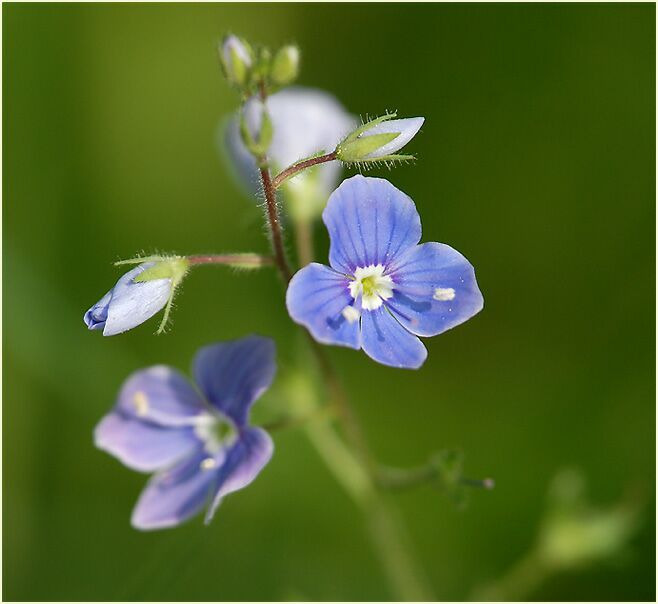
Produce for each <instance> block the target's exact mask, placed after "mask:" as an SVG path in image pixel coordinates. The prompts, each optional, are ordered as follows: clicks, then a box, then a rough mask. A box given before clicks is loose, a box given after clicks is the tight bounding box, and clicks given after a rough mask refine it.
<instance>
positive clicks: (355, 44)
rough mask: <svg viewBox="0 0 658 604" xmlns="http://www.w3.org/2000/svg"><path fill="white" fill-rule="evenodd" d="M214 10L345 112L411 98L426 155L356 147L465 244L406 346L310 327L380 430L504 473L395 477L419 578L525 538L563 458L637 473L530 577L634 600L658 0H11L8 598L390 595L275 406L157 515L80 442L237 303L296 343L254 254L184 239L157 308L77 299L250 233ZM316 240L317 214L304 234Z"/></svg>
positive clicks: (121, 471) (646, 519) (445, 235)
mask: <svg viewBox="0 0 658 604" xmlns="http://www.w3.org/2000/svg"><path fill="white" fill-rule="evenodd" d="M226 30H231V31H234V32H236V33H239V34H241V35H243V36H245V37H246V38H247V39H249V40H252V41H257V42H262V43H266V44H271V45H273V46H277V45H280V44H283V43H286V42H291V41H294V42H297V43H298V44H299V45H300V46H301V48H302V51H303V69H302V75H301V78H300V83H301V84H304V85H310V86H317V87H321V88H325V89H327V90H330V91H332V92H333V93H335V94H336V95H337V96H338V98H339V99H341V101H342V102H343V103H344V104H345V105H346V107H347V108H348V109H349V110H350V111H352V112H354V113H360V114H362V115H363V114H366V113H369V114H371V115H372V114H377V113H382V112H383V111H384V110H386V109H397V110H399V111H400V112H401V114H402V115H405V116H410V115H423V116H426V118H427V121H426V124H425V126H424V128H423V132H422V134H421V135H420V136H419V137H417V138H416V139H415V140H414V142H413V144H412V145H411V146H410V148H409V149H410V151H412V152H416V153H417V155H418V157H419V161H418V162H417V163H416V164H415V165H413V166H406V167H400V168H397V169H396V170H395V171H394V172H392V173H390V174H389V173H388V172H387V171H385V170H384V171H374V172H373V175H379V174H381V175H383V176H385V177H387V178H390V179H392V180H393V182H394V183H395V184H396V186H398V187H400V188H401V189H402V190H404V191H405V192H407V193H408V194H409V195H411V196H412V197H413V199H414V200H415V201H416V203H417V205H418V208H419V210H420V212H421V215H422V218H423V227H424V238H425V240H438V241H442V242H446V243H449V244H451V245H453V246H455V247H456V248H457V249H459V250H460V251H462V252H463V253H464V254H465V255H466V256H467V257H468V258H469V259H470V260H471V261H472V262H473V264H474V265H475V266H476V270H477V273H478V279H479V283H480V286H481V289H482V291H483V292H484V295H485V300H486V306H485V310H484V311H483V312H482V313H481V314H480V315H478V316H477V317H476V318H475V319H473V320H471V321H469V322H468V323H467V324H465V325H463V326H461V327H459V328H458V329H455V330H453V331H451V332H448V333H447V334H445V335H443V336H441V337H438V338H434V339H431V340H428V341H426V344H427V346H428V349H429V351H430V356H429V359H428V361H427V363H426V364H425V366H424V367H423V368H422V370H421V371H418V372H407V371H396V370H392V369H387V368H385V367H382V366H378V365H376V364H374V363H373V362H371V361H370V360H369V359H368V358H367V357H366V356H365V355H364V354H358V353H356V352H353V351H350V350H346V349H338V348H332V349H330V350H329V351H328V352H329V354H330V355H331V357H332V358H333V360H334V361H335V362H336V364H337V365H338V368H339V370H340V372H341V374H342V375H343V376H344V379H345V382H346V385H347V387H348V389H349V390H350V392H351V393H352V397H353V402H354V406H355V409H356V412H357V413H358V415H359V417H360V418H361V419H362V421H363V423H364V426H365V429H366V432H367V436H368V438H369V440H370V442H371V444H372V447H373V449H374V450H375V452H376V454H377V456H378V457H379V458H380V459H381V460H382V461H383V462H386V463H389V464H394V465H401V466H405V465H414V464H418V463H421V462H422V461H424V460H425V459H426V458H427V457H428V455H429V454H430V453H431V452H432V451H435V450H437V449H440V448H443V447H457V448H460V449H461V450H463V451H464V453H465V456H466V469H467V472H468V473H469V474H470V475H473V476H475V477H482V476H488V475H491V476H494V477H495V478H496V481H497V487H496V489H495V490H494V491H492V492H472V493H471V494H470V495H471V496H470V503H469V505H468V506H467V507H466V508H465V509H463V510H461V509H457V508H455V507H454V506H453V504H451V503H450V501H448V500H447V499H446V498H444V497H442V496H441V494H440V493H437V492H436V491H435V490H433V489H431V488H429V487H422V488H418V489H416V490H413V491H409V492H404V493H400V494H398V495H396V496H395V497H394V500H395V501H396V502H397V503H398V504H399V506H400V508H401V510H402V513H403V514H404V517H405V519H406V521H407V524H408V526H409V531H410V533H411V535H412V537H413V540H414V542H415V544H416V550H417V552H418V555H419V557H420V559H421V561H422V564H423V567H424V569H425V571H426V573H427V574H428V576H429V577H430V580H431V583H432V586H433V588H434V589H435V591H436V594H437V597H439V598H441V599H459V600H461V599H466V598H469V597H471V595H472V594H473V590H475V589H477V588H479V587H481V586H483V585H486V584H488V583H489V582H491V581H493V580H495V579H497V578H500V577H501V576H503V575H504V574H505V573H506V572H507V571H508V570H509V569H510V568H511V567H513V566H514V565H515V564H517V562H518V561H519V560H520V559H521V558H522V557H523V556H524V554H525V553H526V552H528V550H529V549H530V548H531V547H532V546H533V543H534V542H535V539H536V536H537V533H538V530H539V525H540V523H541V522H542V518H543V517H544V514H545V511H546V506H547V501H546V492H547V489H548V485H549V483H550V481H551V480H552V478H553V476H554V475H555V474H556V472H557V471H558V470H559V469H560V468H562V467H564V466H576V467H577V468H580V471H581V472H582V473H583V475H584V476H585V478H586V479H587V481H588V484H589V495H588V496H589V498H590V500H591V501H592V503H593V504H594V505H597V506H601V507H606V506H608V507H609V506H614V505H615V504H616V503H618V502H619V501H620V500H622V499H623V498H625V497H626V498H628V497H630V498H631V500H633V501H635V502H636V503H637V502H639V503H640V504H643V506H644V507H643V508H642V512H641V517H640V524H639V528H638V530H637V531H635V532H634V534H633V537H632V539H630V541H629V542H627V543H626V544H625V545H624V547H623V548H621V549H620V550H619V551H618V552H616V553H615V555H613V556H609V557H606V559H605V560H601V561H599V562H597V563H593V564H589V565H585V566H582V567H579V568H569V569H567V570H566V571H565V572H560V573H555V574H553V575H552V576H551V577H550V578H549V579H548V580H547V581H544V582H543V583H542V584H541V585H540V586H538V588H537V589H534V590H533V591H531V592H530V593H527V594H526V596H525V597H527V598H531V599H558V600H559V599H567V600H580V599H589V600H638V599H646V600H653V599H654V598H655V563H656V560H655V496H654V494H655V407H654V400H655V390H654V376H655V373H654V368H655V356H654V354H655V348H654V346H655V340H654V334H655V323H654V318H655V272H654V270H655V235H654V233H655V231H654V225H655V207H654V201H655V161H656V158H655V145H654V143H655V7H654V5H652V4H624V5H621V4H605V5H603V4H589V5H568V4H560V5H546V4H535V5H525V4H510V5H492V4H489V5H480V4H462V5H450V4H447V5H413V4H405V5H402V4H387V5H374V4H370V5H359V4H354V5H347V4H333V5H329V4H325V5H319V4H318V5H310V4H309V5H306V4H287V5H284V4H276V5H275V4H269V5H257V4H250V5H213V4H203V5H195V4H189V5H176V4H168V5H162V4H148V5H146V4H142V5H140V4H132V5H125V4H114V5H103V4H91V5H79V4H68V5H53V4H50V5H40V4H30V5H27V4H4V5H3V40H4V46H3V92H4V107H3V109H4V112H3V130H4V136H3V143H4V155H3V175H4V183H3V194H4V204H3V218H4V237H3V252H4V263H3V266H4V279H3V291H4V308H3V326H4V334H3V351H4V367H3V376H4V380H3V384H4V398H3V536H4V543H3V548H4V550H3V596H4V599H5V600H42V599H47V600H62V599H64V600H118V599H124V600H125V599H127V600H142V599H143V600H153V599H156V600H208V599H210V600H277V599H311V600H341V599H348V600H359V599H377V600H380V599H388V598H390V597H391V594H390V592H389V591H388V588H387V585H386V582H385V581H384V580H383V578H382V574H381V571H380V568H379V566H378V563H377V561H376V558H375V556H373V553H372V550H371V546H370V544H369V542H368V540H367V537H366V535H365V532H364V530H363V527H362V522H361V517H360V515H359V513H357V511H356V510H355V509H354V507H353V505H352V503H351V501H350V500H349V499H348V498H347V497H346V496H345V494H344V493H343V492H342V491H341V490H340V489H339V488H338V487H337V486H336V483H335V482H334V480H333V478H332V476H331V475H330V474H329V473H328V472H327V470H326V469H325V467H324V466H323V465H322V464H321V462H320V461H319V459H318V457H317V456H316V455H315V453H314V451H313V450H312V449H311V447H310V445H309V444H308V441H307V440H306V439H305V437H304V434H303V433H302V432H299V431H289V432H281V433H277V434H276V437H275V441H276V447H277V453H276V455H275V457H274V458H273V461H272V463H271V464H270V465H269V466H268V468H267V469H266V470H265V471H264V472H263V474H262V475H261V476H260V477H259V479H258V480H257V481H256V482H255V483H254V484H253V485H252V486H251V487H250V488H249V489H247V490H245V491H244V492H242V493H240V494H236V495H234V496H232V497H230V498H229V499H227V501H226V502H225V503H224V505H223V506H222V509H221V510H220V512H219V513H218V514H217V517H216V519H215V521H214V523H213V524H212V525H211V526H210V527H209V528H204V527H203V526H202V523H201V521H200V520H198V519H197V520H195V521H193V522H191V523H190V524H188V525H186V526H185V527H182V528H179V529H176V530H171V531H163V532H156V533H150V534H142V533H139V532H136V531H134V530H133V529H131V528H130V526H129V516H130V511H131V509H132V506H133V504H134V502H135V500H136V498H137V495H138V493H139V491H140V489H141V487H142V485H143V483H144V481H145V477H143V476H141V475H139V474H137V473H133V472H131V471H128V470H127V469H125V468H123V467H122V466H121V465H120V464H119V463H118V462H117V461H116V460H114V459H113V458H111V457H110V456H108V455H107V454H105V453H102V452H100V451H97V450H96V449H94V447H93V445H92V438H91V435H92V430H93V427H94V425H95V424H96V422H97V421H98V420H99V419H100V417H101V416H102V415H103V414H104V413H105V412H106V411H107V410H108V409H109V407H110V406H111V405H112V404H113V401H114V397H115V394H116V392H117V389H118V387H119V385H120V384H121V382H122V380H123V379H124V377H126V376H127V375H128V374H129V373H130V372H131V371H133V370H135V369H137V368H139V367H142V366H147V365H150V364H154V363H160V362H163V363H168V364H171V365H175V366H178V367H181V368H187V367H188V364H189V360H190V359H191V356H192V354H193V353H194V351H195V350H196V348H197V347H199V346H200V345H203V344H206V343H209V342H212V341H215V340H218V339H228V338H234V337H238V336H241V335H244V334H246V333H251V332H258V333H261V334H265V335H269V336H272V337H274V338H275V339H276V340H277V343H278V347H279V350H280V374H281V375H283V374H284V373H285V372H286V371H287V369H288V368H289V366H290V360H291V359H292V358H293V354H294V349H295V347H296V345H297V343H298V337H297V336H295V335H293V334H295V331H294V330H293V328H292V327H291V324H290V321H289V319H288V317H287V315H286V313H285V309H284V306H283V303H282V297H281V290H280V284H279V282H278V281H277V278H276V276H275V275H274V274H273V273H270V272H262V273H258V274H242V275H238V276H235V275H232V274H231V273H230V272H229V271H226V270H223V269H221V268H210V267H209V268H205V269H200V270H198V271H195V273H194V274H192V275H191V276H190V278H189V279H188V280H187V282H186V283H185V286H184V292H183V294H182V295H181V296H180V297H179V298H178V308H177V309H176V310H175V313H174V325H173V329H172V330H171V332H170V333H169V334H168V335H165V336H159V337H155V336H153V335H152V334H153V331H154V330H155V328H156V326H157V322H156V321H155V320H154V321H152V322H150V323H149V324H147V325H146V326H143V327H141V328H138V329H135V330H134V331H132V332H129V333H127V334H125V335H123V336H119V337H116V338H103V337H101V336H100V334H99V333H89V332H87V331H86V330H85V327H84V325H83V322H82V315H83V312H84V311H85V310H86V309H87V308H88V307H89V306H90V305H91V304H92V303H94V302H95V301H96V300H97V299H98V298H100V296H101V295H102V294H103V293H105V291H107V289H109V287H110V286H111V285H112V284H113V283H114V281H115V280H116V278H118V276H119V274H120V271H119V270H118V269H115V268H113V267H112V265H111V263H112V262H113V261H114V260H116V259H118V258H120V257H121V258H126V257H130V256H131V255H134V254H135V253H136V252H138V251H140V250H145V251H146V252H152V251H154V250H165V251H177V252H179V253H193V252H208V251H220V252H221V251H248V250H252V251H259V252H265V251H266V249H267V248H266V242H265V239H264V237H263V230H262V226H261V225H260V222H259V210H258V209H257V208H256V207H255V206H254V205H253V204H251V203H250V202H249V201H248V200H247V199H245V197H244V196H243V194H242V193H241V191H240V190H239V189H238V187H237V186H236V185H235V182H234V180H233V179H232V178H231V175H230V173H229V171H228V169H227V166H226V164H225V163H223V162H222V160H221V158H220V157H219V156H218V153H217V148H216V147H217V146H216V141H215V137H216V131H217V127H218V123H219V120H220V118H222V117H223V116H225V115H226V114H227V113H228V112H230V111H232V110H233V109H234V107H235V104H236V101H237V99H236V97H235V95H234V94H233V93H232V91H230V90H229V89H228V87H227V86H226V85H225V84H224V82H223V81H222V79H221V76H220V73H219V68H218V62H217V58H216V53H215V45H216V43H217V41H218V39H219V37H220V35H221V34H222V33H223V32H225V31H226ZM326 245H327V243H326V235H325V232H324V230H323V229H318V257H320V258H324V257H325V254H326ZM271 400H272V396H270V398H265V399H264V402H263V403H261V406H262V408H263V409H267V405H268V404H269V403H268V401H271ZM629 494H630V495H629Z"/></svg>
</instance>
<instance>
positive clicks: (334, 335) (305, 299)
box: [286, 262, 361, 350]
mask: <svg viewBox="0 0 658 604" xmlns="http://www.w3.org/2000/svg"><path fill="white" fill-rule="evenodd" d="M348 283H349V281H348V279H347V277H345V276H344V275H341V274H339V273H337V272H336V271H333V270H332V269H330V268H328V267H326V266H323V265H322V264H317V263H316V262H313V263H311V264H309V265H307V266H305V267H304V268H302V269H301V270H299V271H298V272H297V273H296V274H295V276H294V277H293V278H292V279H291V281H290V284H289V285H288V291H287V292H286V305H287V307H288V313H289V314H290V316H291V317H292V319H293V321H295V322H296V323H300V324H301V325H303V326H304V327H306V328H307V329H308V330H309V331H310V332H311V334H312V335H313V337H314V338H315V339H316V340H317V341H318V342H322V343H323V344H337V345H339V346H347V347H348V348H354V349H357V350H358V349H359V348H360V347H361V339H360V329H359V321H358V313H357V314H356V315H352V316H350V314H349V312H345V309H346V308H352V305H353V303H354V299H353V298H352V296H351V295H350V291H349V287H348ZM355 312H356V311H355ZM346 315H347V317H346Z"/></svg>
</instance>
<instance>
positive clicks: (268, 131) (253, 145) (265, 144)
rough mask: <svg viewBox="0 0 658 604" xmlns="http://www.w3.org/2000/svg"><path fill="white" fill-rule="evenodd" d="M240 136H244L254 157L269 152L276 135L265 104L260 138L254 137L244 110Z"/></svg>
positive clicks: (246, 144) (244, 140)
mask: <svg viewBox="0 0 658 604" xmlns="http://www.w3.org/2000/svg"><path fill="white" fill-rule="evenodd" d="M240 136H241V137H242V142H243V143H244V146H245V147H246V148H247V150H248V151H249V153H251V154H252V155H253V156H254V157H256V158H259V157H262V156H264V155H265V154H266V153H267V150H268V149H269V148H270V144H271V143H272V137H273V136H274V126H273V124H272V119H271V118H270V115H269V113H268V112H267V109H266V108H265V106H264V105H263V111H262V117H261V124H260V132H259V133H258V138H257V139H256V138H254V136H253V135H252V134H251V132H250V130H249V126H248V125H247V120H246V118H245V115H244V112H242V113H241V114H240Z"/></svg>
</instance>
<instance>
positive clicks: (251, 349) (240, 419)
mask: <svg viewBox="0 0 658 604" xmlns="http://www.w3.org/2000/svg"><path fill="white" fill-rule="evenodd" d="M274 356H275V349H274V342H273V341H272V340H271V339H269V338H263V337H260V336H247V337H246V338H242V339H240V340H233V341H231V342H222V343H219V344H213V345H211V346H206V347H205V348H202V349H201V350H199V352H197V354H196V356H195V358H194V363H193V372H194V378H195V380H196V383H197V384H198V386H199V388H200V389H201V391H202V392H203V393H204V394H205V396H206V399H207V400H208V402H209V403H210V404H211V405H213V406H214V407H215V408H216V409H218V410H219V411H221V412H222V413H223V414H224V415H225V416H226V417H228V418H230V419H231V420H232V421H233V422H234V423H235V425H236V426H238V427H242V426H244V425H246V423H247V419H248V417H249V409H250V408H251V405H252V404H253V402H254V401H255V400H256V399H257V398H258V397H259V396H260V395H261V394H262V393H263V392H264V391H265V390H267V388H269V386H270V384H271V383H272V380H273V379H274V373H275V372H276V363H275V360H274Z"/></svg>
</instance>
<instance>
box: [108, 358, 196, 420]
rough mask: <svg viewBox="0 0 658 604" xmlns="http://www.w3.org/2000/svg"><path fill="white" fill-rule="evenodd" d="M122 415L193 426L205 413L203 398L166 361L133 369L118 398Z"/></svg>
mask: <svg viewBox="0 0 658 604" xmlns="http://www.w3.org/2000/svg"><path fill="white" fill-rule="evenodd" d="M117 406H118V409H119V410H120V411H121V413H122V414H123V415H126V416H129V417H134V418H136V419H140V420H142V421H146V422H149V423H153V424H158V425H161V426H171V427H173V426H190V425H193V424H194V423H195V421H196V420H198V418H199V417H200V416H203V415H206V414H207V411H206V407H205V405H204V403H203V399H202V398H201V396H200V395H199V394H198V393H197V391H196V390H194V388H193V387H192V385H191V384H190V382H189V381H188V380H187V378H186V377H185V376H183V374H181V373H180V372H179V371H177V370H176V369H173V368H172V367H167V366H166V365H155V366H153V367H149V368H148V369H142V370H140V371H136V372H135V373H133V374H132V375H131V376H130V377H129V378H128V379H127V380H126V381H125V382H124V383H123V386H122V387H121V391H120V392H119V398H118V401H117Z"/></svg>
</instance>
